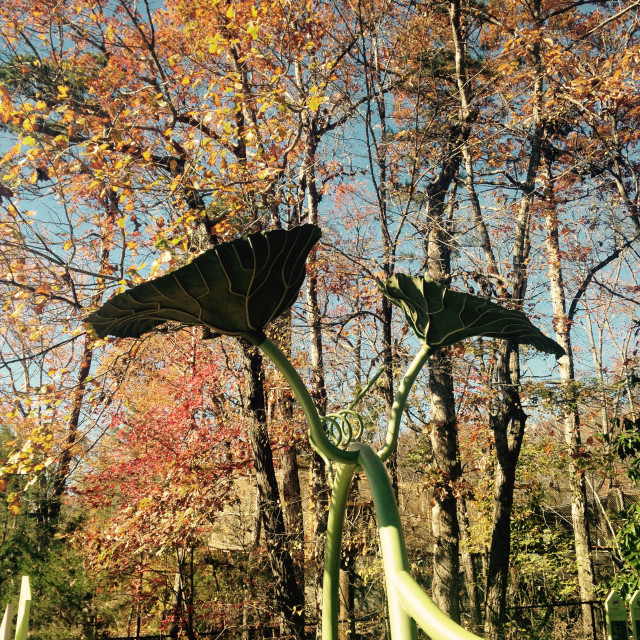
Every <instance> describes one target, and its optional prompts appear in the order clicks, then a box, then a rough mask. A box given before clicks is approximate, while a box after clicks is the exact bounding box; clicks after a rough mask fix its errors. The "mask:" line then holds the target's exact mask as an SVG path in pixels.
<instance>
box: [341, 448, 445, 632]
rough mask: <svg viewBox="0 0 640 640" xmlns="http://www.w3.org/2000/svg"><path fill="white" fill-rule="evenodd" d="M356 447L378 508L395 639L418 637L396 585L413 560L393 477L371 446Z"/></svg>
mask: <svg viewBox="0 0 640 640" xmlns="http://www.w3.org/2000/svg"><path fill="white" fill-rule="evenodd" d="M353 449H355V450H357V452H358V461H359V462H360V464H361V465H362V468H363V469H364V472H365V473H366V474H367V480H368V481H369V486H370V487H371V497H372V498H373V504H374V507H375V510H376V518H377V520H378V534H379V536H380V551H381V553H382V563H383V567H384V575H385V582H386V585H387V603H388V605H389V628H390V629H391V638H392V639H393V640H417V638H418V631H417V628H416V624H415V622H414V621H413V619H412V618H411V617H410V616H409V614H408V613H407V612H406V610H405V609H404V607H403V606H402V603H401V601H400V597H399V594H398V591H397V590H396V585H395V576H396V574H397V573H398V572H408V571H409V559H408V558H407V549H406V546H405V543H404V535H403V533H402V524H401V523H400V513H399V512H398V505H397V503H396V498H395V495H394V493H393V488H392V486H391V482H390V480H389V476H388V475H387V472H386V470H385V468H384V464H383V462H382V460H380V458H379V457H378V456H377V455H376V453H375V452H374V451H373V450H372V449H371V447H369V446H367V445H366V444H361V443H358V444H355V445H353ZM443 615H444V614H443Z"/></svg>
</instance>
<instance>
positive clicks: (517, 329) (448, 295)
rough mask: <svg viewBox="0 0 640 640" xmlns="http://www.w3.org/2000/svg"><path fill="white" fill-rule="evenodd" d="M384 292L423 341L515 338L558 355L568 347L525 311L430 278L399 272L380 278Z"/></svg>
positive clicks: (433, 344) (446, 343)
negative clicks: (549, 335)
mask: <svg viewBox="0 0 640 640" xmlns="http://www.w3.org/2000/svg"><path fill="white" fill-rule="evenodd" d="M378 286H379V287H380V290H381V291H382V293H383V294H384V295H385V296H386V297H387V298H388V299H389V300H390V301H391V302H392V303H393V304H395V305H397V306H398V307H400V308H401V309H402V310H403V311H404V315H405V317H406V319H407V322H408V323H409V325H410V326H411V328H412V329H413V331H414V333H415V334H416V336H418V338H420V340H422V341H423V342H426V343H427V344H428V345H429V346H430V347H446V346H449V345H452V344H455V343H456V342H459V341H460V340H463V339H465V338H470V337H472V336H486V337H489V338H505V339H511V340H514V341H516V342H519V343H523V344H529V345H531V346H533V347H535V348H536V349H538V351H544V352H545V353H552V354H553V355H554V356H555V357H556V358H560V357H562V356H563V355H564V353H565V352H564V349H563V348H562V347H561V346H560V345H559V344H558V343H557V342H556V341H555V340H552V339H551V338H548V337H547V336H545V335H544V334H543V333H542V332H541V331H540V330H539V329H537V328H536V327H535V326H534V325H533V324H532V323H531V321H530V320H529V319H528V318H527V317H526V316H525V315H524V313H522V312H521V311H514V310H512V309H505V308H504V307H501V306H500V305H497V304H495V303H493V302H490V301H489V300H486V299H484V298H479V297H478V296H474V295H471V294H469V293H460V292H458V291H452V290H451V289H447V288H446V287H444V286H442V285H439V284H437V283H436V282H433V281H432V280H428V279H427V278H426V277H411V276H407V275H404V274H402V273H399V274H397V275H395V276H393V277H391V278H389V279H388V280H386V281H385V282H381V281H378Z"/></svg>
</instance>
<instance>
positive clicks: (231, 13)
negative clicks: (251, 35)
mask: <svg viewBox="0 0 640 640" xmlns="http://www.w3.org/2000/svg"><path fill="white" fill-rule="evenodd" d="M235 17H236V11H235V9H234V8H233V5H231V6H230V7H229V8H228V9H227V18H229V20H233V19H234V18H235Z"/></svg>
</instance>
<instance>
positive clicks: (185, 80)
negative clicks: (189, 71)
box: [182, 76, 191, 84]
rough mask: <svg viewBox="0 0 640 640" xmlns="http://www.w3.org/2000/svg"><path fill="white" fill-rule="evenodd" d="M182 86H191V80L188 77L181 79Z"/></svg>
mask: <svg viewBox="0 0 640 640" xmlns="http://www.w3.org/2000/svg"><path fill="white" fill-rule="evenodd" d="M182 84H191V78H190V77H189V76H185V77H184V78H182Z"/></svg>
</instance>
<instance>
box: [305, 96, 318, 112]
mask: <svg viewBox="0 0 640 640" xmlns="http://www.w3.org/2000/svg"><path fill="white" fill-rule="evenodd" d="M307 106H308V107H309V109H310V110H311V111H313V112H314V113H315V112H317V111H318V109H319V108H320V98H318V96H313V98H311V99H310V100H309V102H308V103H307Z"/></svg>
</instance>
